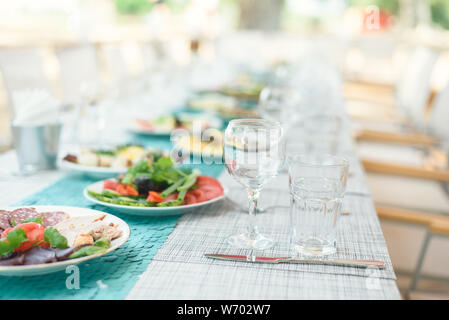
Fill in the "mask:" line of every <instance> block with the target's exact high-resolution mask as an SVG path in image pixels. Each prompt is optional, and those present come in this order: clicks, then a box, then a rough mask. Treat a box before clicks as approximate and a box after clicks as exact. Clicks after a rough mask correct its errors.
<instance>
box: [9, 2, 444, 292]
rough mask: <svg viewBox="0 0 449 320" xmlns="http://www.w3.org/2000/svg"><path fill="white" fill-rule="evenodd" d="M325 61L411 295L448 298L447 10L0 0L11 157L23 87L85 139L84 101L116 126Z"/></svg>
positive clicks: (433, 6)
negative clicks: (240, 82) (195, 94)
mask: <svg viewBox="0 0 449 320" xmlns="http://www.w3.org/2000/svg"><path fill="white" fill-rule="evenodd" d="M314 56H320V57H324V58H325V59H326V61H327V62H328V63H329V64H331V65H332V66H333V67H334V68H335V70H338V72H339V73H340V74H341V77H342V79H343V90H344V95H345V99H346V100H345V108H346V111H347V113H348V114H349V115H350V117H351V118H352V119H353V127H354V128H353V129H354V137H355V138H356V140H357V150H358V152H359V155H360V157H361V159H362V163H363V165H364V166H365V169H366V171H367V179H368V183H369V186H370V189H371V193H372V195H373V198H374V201H375V203H376V208H377V211H378V214H379V216H380V218H381V223H382V229H383V231H384V234H385V238H386V241H387V245H388V248H389V251H390V254H391V257H392V261H393V264H394V266H395V270H396V272H397V275H398V285H399V287H400V289H401V290H403V292H406V290H407V288H409V287H410V285H411V283H412V282H413V279H416V274H417V272H418V273H419V274H420V275H421V278H420V280H421V281H420V284H419V286H420V290H417V291H416V292H415V293H414V294H413V295H410V296H408V297H409V298H417V299H420V298H443V299H447V298H449V281H448V280H449V268H448V267H449V254H448V252H449V241H448V239H447V235H448V234H449V232H448V230H449V224H448V223H447V220H445V218H446V215H448V214H449V198H448V195H449V192H448V190H449V188H448V187H447V186H448V185H447V183H448V182H449V173H448V171H447V151H448V149H447V143H446V141H448V139H449V135H448V129H447V128H449V112H447V111H446V109H449V98H448V93H447V92H449V90H448V89H447V87H448V78H449V1H447V0H373V1H369V0H366V1H365V0H165V1H162V0H160V1H157V0H154V1H152V0H15V1H7V0H0V71H1V83H0V152H7V151H8V150H10V149H11V148H12V144H13V141H12V132H11V128H10V127H11V126H10V121H11V120H13V119H14V118H17V117H18V116H19V115H22V114H21V112H20V110H18V109H17V108H15V106H14V102H15V101H16V102H17V101H22V103H23V101H27V97H26V96H25V97H24V96H23V92H22V96H18V95H17V94H16V95H15V94H14V93H16V92H17V91H18V90H22V91H23V90H45V92H46V93H47V94H48V96H45V97H41V98H42V99H46V100H45V101H47V102H48V101H49V99H54V100H55V101H58V103H59V102H60V103H61V104H62V106H63V110H64V111H67V112H65V113H64V115H63V117H66V118H67V119H65V121H66V123H67V124H68V126H69V127H70V126H72V127H73V128H72V129H73V130H67V132H66V134H65V135H64V136H63V140H64V139H65V140H64V141H69V142H73V141H72V140H73V139H75V138H80V135H81V134H82V132H80V131H79V128H78V131H77V128H76V126H77V125H78V124H80V121H81V120H79V119H80V118H79V113H78V114H77V115H73V112H72V113H70V112H69V111H70V110H74V109H76V106H77V105H79V104H80V103H86V102H88V103H94V102H98V101H101V102H102V103H103V102H104V104H106V107H105V108H98V109H97V110H96V111H95V112H96V114H95V116H96V117H97V118H96V119H97V120H98V119H100V120H98V121H97V124H96V125H97V127H102V126H103V127H104V126H108V123H112V122H109V121H107V119H108V118H107V117H111V116H112V117H117V118H122V119H124V118H126V117H127V116H128V117H134V116H135V114H136V113H139V112H140V111H139V109H138V106H139V105H140V106H141V105H146V112H149V113H151V114H157V113H161V112H162V111H166V110H169V109H170V108H172V107H174V106H179V105H180V104H182V101H183V100H184V99H185V98H186V96H187V95H188V92H186V90H184V89H185V88H187V89H189V90H202V89H205V88H208V87H214V86H216V85H217V84H220V83H223V82H224V81H227V80H229V79H230V77H231V75H228V73H231V71H233V73H232V76H235V74H238V73H244V72H252V73H257V72H259V73H262V72H264V71H265V70H267V69H270V70H275V74H276V76H277V77H278V78H282V77H283V72H286V70H287V69H288V68H287V67H286V68H283V66H292V65H295V64H297V63H298V61H303V60H304V59H310V58H311V57H314ZM205 79H207V81H204V80H205ZM175 89H176V90H177V91H171V92H176V94H161V93H166V92H168V91H169V90H175ZM142 91H146V92H147V93H148V95H145V96H142V95H136V94H135V93H136V92H142ZM20 99H22V100H20ZM29 99H31V98H29ZM29 99H28V101H29ZM33 99H36V100H39V99H40V98H39V97H36V95H35V96H34V97H33ZM117 101H120V103H117ZM156 101H157V103H156ZM36 103H37V102H36ZM30 105H31V102H30ZM112 108H114V109H112ZM404 108H405V109H404ZM109 110H115V111H114V112H109ZM398 110H399V112H398ZM401 110H402V111H404V110H408V111H407V112H401ZM436 110H438V113H436ZM434 111H435V112H434ZM98 113H103V115H102V116H100V117H99V116H98ZM29 114H30V113H28V116H29ZM31 114H32V112H31ZM111 114H112V115H111ZM22 116H23V115H22ZM26 116H27V115H25V117H26ZM34 116H35V117H38V116H39V115H38V114H36V115H33V117H34ZM84 116H85V115H84ZM379 129H382V130H381V131H379ZM84 133H85V132H84ZM92 135H93V136H95V134H92V133H88V134H87V137H84V138H85V139H87V140H88V139H89V136H90V138H91V139H92ZM0 179H1V177H0ZM404 297H405V296H404Z"/></svg>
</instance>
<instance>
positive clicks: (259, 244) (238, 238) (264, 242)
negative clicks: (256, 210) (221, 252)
mask: <svg viewBox="0 0 449 320" xmlns="http://www.w3.org/2000/svg"><path fill="white" fill-rule="evenodd" d="M226 242H227V243H228V244H230V245H231V246H233V247H235V248H239V249H255V250H265V249H269V248H271V247H273V245H274V241H273V240H272V239H270V238H267V237H265V236H264V235H262V234H260V233H258V234H257V235H256V236H255V237H250V235H249V234H248V233H241V234H236V235H232V236H230V237H228V238H227V239H226Z"/></svg>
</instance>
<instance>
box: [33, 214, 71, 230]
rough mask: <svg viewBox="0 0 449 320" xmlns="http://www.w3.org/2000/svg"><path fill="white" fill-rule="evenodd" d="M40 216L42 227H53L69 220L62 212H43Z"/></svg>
mask: <svg viewBox="0 0 449 320" xmlns="http://www.w3.org/2000/svg"><path fill="white" fill-rule="evenodd" d="M40 215H41V216H42V225H43V226H44V227H49V226H54V225H56V224H58V223H59V222H61V221H62V220H65V219H68V218H69V215H68V214H67V213H65V212H62V211H55V212H43V213H40Z"/></svg>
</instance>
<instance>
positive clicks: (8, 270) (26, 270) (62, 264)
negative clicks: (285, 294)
mask: <svg viewBox="0 0 449 320" xmlns="http://www.w3.org/2000/svg"><path fill="white" fill-rule="evenodd" d="M24 208H25V209H27V208H28V209H31V208H34V209H35V210H36V211H37V212H64V213H67V214H68V216H69V218H70V219H73V221H77V219H78V220H79V219H84V218H93V217H98V216H100V217H103V218H102V221H103V222H104V223H106V224H114V225H116V226H117V230H118V231H119V232H120V236H119V237H118V238H116V239H113V240H112V241H111V242H110V246H109V248H107V249H106V250H104V251H102V252H98V253H96V254H92V255H88V256H84V257H80V258H74V259H68V260H63V261H57V262H51V263H43V264H32V265H12V266H0V276H36V275H42V274H48V273H53V272H58V271H62V270H65V269H66V268H67V266H69V265H77V264H80V263H83V262H86V261H89V260H94V259H96V258H98V257H100V256H102V255H105V254H107V253H109V252H112V251H114V250H116V249H118V248H119V247H120V246H122V245H123V244H124V243H125V242H126V241H127V240H128V238H129V236H130V229H129V226H128V224H127V223H126V222H125V221H123V220H122V219H120V218H118V217H116V216H114V215H112V214H108V213H105V212H101V211H98V210H92V209H88V208H80V207H69V206H32V207H29V206H26V207H20V208H19V207H0V210H6V211H13V210H16V209H24Z"/></svg>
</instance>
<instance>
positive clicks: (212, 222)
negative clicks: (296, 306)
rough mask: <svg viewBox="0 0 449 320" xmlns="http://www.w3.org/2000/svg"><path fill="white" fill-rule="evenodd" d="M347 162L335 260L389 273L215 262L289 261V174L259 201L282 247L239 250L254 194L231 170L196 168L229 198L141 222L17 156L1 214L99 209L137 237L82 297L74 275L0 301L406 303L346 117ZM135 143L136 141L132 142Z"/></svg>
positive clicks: (88, 278) (3, 166) (80, 182)
mask: <svg viewBox="0 0 449 320" xmlns="http://www.w3.org/2000/svg"><path fill="white" fill-rule="evenodd" d="M344 123H345V126H344V130H342V134H341V135H339V140H340V141H339V154H341V155H343V156H345V157H346V158H347V159H348V160H349V163H350V169H349V178H348V184H347V189H346V193H345V197H344V201H343V210H344V211H346V212H347V214H345V215H341V217H340V218H339V229H338V237H337V252H336V254H335V255H333V256H332V258H338V259H363V260H381V261H383V262H384V263H385V268H384V269H377V268H365V269H364V268H354V267H347V266H333V265H318V264H263V263H250V262H232V261H220V260H213V259H209V258H207V257H205V254H208V253H223V254H235V255H263V256H277V257H279V256H291V255H292V254H293V253H292V251H291V250H292V249H291V246H290V241H289V239H290V238H289V228H290V225H289V209H288V208H286V207H285V206H288V205H289V197H290V195H289V191H288V173H287V172H286V170H283V171H281V172H280V174H279V175H278V176H277V177H276V178H275V179H274V180H273V181H271V182H270V183H268V184H267V185H266V186H265V188H264V189H263V190H262V192H261V196H260V200H259V206H260V207H265V208H268V210H266V211H265V212H262V213H260V214H258V215H257V221H258V225H259V228H260V229H261V230H262V231H263V232H264V233H265V234H268V235H269V236H271V237H272V238H273V239H274V240H275V243H276V244H275V246H274V247H273V248H271V249H268V250H264V251H254V250H238V249H234V248H232V247H230V246H229V245H228V244H227V243H226V242H225V238H226V237H227V236H228V235H230V234H232V233H235V232H236V231H237V230H243V229H244V228H245V226H246V223H247V219H248V212H247V205H248V204H247V195H246V191H245V190H244V188H243V187H242V186H240V185H239V184H237V183H236V182H235V181H234V180H233V179H232V178H231V177H230V176H229V174H228V173H227V172H226V170H224V166H223V164H220V163H213V164H205V163H201V164H199V165H197V166H198V167H199V168H200V169H201V170H202V172H203V173H204V174H208V175H212V176H215V177H217V178H218V179H219V180H220V182H221V183H222V185H223V186H224V188H225V189H226V190H227V195H226V198H225V199H223V200H222V201H219V202H217V203H214V204H211V205H209V206H204V207H201V208H200V209H197V210H194V211H192V212H188V213H185V214H183V215H177V216H169V217H163V216H162V217H137V216H127V215H125V214H122V213H118V212H114V211H112V210H111V209H109V208H106V207H102V206H101V205H97V204H92V203H90V202H88V201H87V200H86V199H84V197H83V195H82V190H83V189H84V188H85V187H86V186H87V185H89V184H90V183H92V182H94V181H95V180H93V179H92V178H89V177H85V176H82V175H77V174H73V173H70V172H66V171H62V170H53V171H44V172H39V173H35V174H32V175H28V176H20V175H17V174H12V172H15V171H17V159H16V155H15V152H14V150H12V151H8V152H6V153H3V154H1V155H0V190H1V192H0V206H2V207H5V206H22V205H31V206H32V205H67V206H80V207H87V208H94V209H96V210H102V211H105V212H108V213H112V214H115V215H117V216H119V217H120V218H122V219H123V220H124V221H126V222H127V223H128V224H129V226H130V229H131V236H130V239H129V240H128V242H127V243H125V244H124V245H123V246H122V247H121V248H119V249H118V250H116V251H114V252H112V253H110V254H107V255H105V256H102V257H100V258H98V259H94V260H91V261H89V262H87V263H84V264H83V265H82V266H81V269H80V275H81V278H80V288H79V289H77V290H72V289H69V288H67V287H66V285H65V281H66V278H67V274H66V273H64V272H62V271H61V272H58V273H56V274H52V275H43V276H33V277H0V286H1V287H2V288H8V290H0V298H1V299H400V298H401V296H400V293H399V290H398V287H397V285H396V281H395V279H396V277H395V273H394V270H393V266H392V263H391V260H390V256H389V253H388V249H387V245H386V243H385V239H384V236H383V234H382V230H381V226H380V223H379V220H378V217H377V214H376V211H375V207H374V204H373V201H372V198H371V195H370V191H369V188H368V185H367V183H366V179H365V173H364V170H363V167H362V166H361V164H360V162H359V159H358V157H357V152H356V149H355V145H354V141H353V139H352V137H351V133H350V132H351V130H350V121H349V120H348V119H347V118H345V122H344ZM299 129H300V128H292V129H291V130H290V131H289V132H288V148H287V152H290V153H294V152H300V151H301V150H302V148H303V145H302V144H301V139H300V138H298V137H299V133H297V132H296V131H295V130H298V132H299ZM134 138H135V139H137V140H133V139H134ZM130 139H131V140H132V141H138V142H139V143H143V144H145V145H148V146H159V147H164V148H166V149H169V148H170V147H171V144H170V141H169V139H168V138H163V137H139V138H136V137H135V136H132V135H130Z"/></svg>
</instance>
